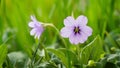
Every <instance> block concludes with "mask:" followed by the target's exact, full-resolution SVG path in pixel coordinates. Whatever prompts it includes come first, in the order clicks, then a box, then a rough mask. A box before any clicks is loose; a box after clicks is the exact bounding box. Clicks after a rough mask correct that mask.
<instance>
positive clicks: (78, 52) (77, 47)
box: [76, 45, 80, 61]
mask: <svg viewBox="0 0 120 68" xmlns="http://www.w3.org/2000/svg"><path fill="white" fill-rule="evenodd" d="M76 50H77V55H78V61H80V47H79V45H76Z"/></svg>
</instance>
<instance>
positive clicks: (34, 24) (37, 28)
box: [28, 16, 44, 39]
mask: <svg viewBox="0 0 120 68" xmlns="http://www.w3.org/2000/svg"><path fill="white" fill-rule="evenodd" d="M31 20H32V21H31V22H30V23H29V24H28V25H29V27H31V28H32V30H31V31H30V35H32V36H34V38H38V39H39V38H40V36H41V34H42V32H43V30H44V28H43V26H42V24H41V22H39V21H37V20H36V18H35V16H31Z"/></svg>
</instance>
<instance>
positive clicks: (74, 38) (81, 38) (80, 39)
mask: <svg viewBox="0 0 120 68" xmlns="http://www.w3.org/2000/svg"><path fill="white" fill-rule="evenodd" d="M87 38H88V36H86V35H84V34H77V35H74V34H71V35H70V37H69V41H70V42H71V43H72V44H76V45H77V44H79V43H84V42H85V41H86V40H87Z"/></svg>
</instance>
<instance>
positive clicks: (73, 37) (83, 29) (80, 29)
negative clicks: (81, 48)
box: [29, 15, 92, 45]
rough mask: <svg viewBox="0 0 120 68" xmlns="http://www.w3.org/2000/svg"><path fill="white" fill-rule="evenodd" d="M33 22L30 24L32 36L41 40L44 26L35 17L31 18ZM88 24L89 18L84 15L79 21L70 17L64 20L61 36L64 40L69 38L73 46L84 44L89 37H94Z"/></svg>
mask: <svg viewBox="0 0 120 68" xmlns="http://www.w3.org/2000/svg"><path fill="white" fill-rule="evenodd" d="M31 20H32V21H31V22H30V23H29V27H31V28H32V30H31V31H30V35H32V36H34V38H38V39H39V38H40V36H41V34H42V32H43V31H44V28H43V25H42V23H41V22H39V21H37V20H36V18H35V16H31ZM87 22H88V19H87V17H85V16H83V15H80V16H79V17H78V18H77V19H74V18H73V17H72V16H68V17H67V18H66V19H64V25H65V27H63V28H62V29H61V30H60V35H61V36H62V37H64V38H69V41H70V42H71V43H72V44H76V45H77V44H79V43H84V42H85V41H86V40H87V39H88V37H89V36H90V35H92V29H91V28H90V27H89V26H87Z"/></svg>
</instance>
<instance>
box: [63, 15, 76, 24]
mask: <svg viewBox="0 0 120 68" xmlns="http://www.w3.org/2000/svg"><path fill="white" fill-rule="evenodd" d="M74 23H75V19H74V18H73V17H72V16H68V17H67V18H66V19H64V25H65V26H72V24H74Z"/></svg>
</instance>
